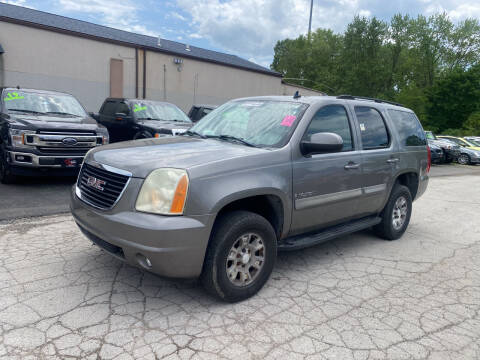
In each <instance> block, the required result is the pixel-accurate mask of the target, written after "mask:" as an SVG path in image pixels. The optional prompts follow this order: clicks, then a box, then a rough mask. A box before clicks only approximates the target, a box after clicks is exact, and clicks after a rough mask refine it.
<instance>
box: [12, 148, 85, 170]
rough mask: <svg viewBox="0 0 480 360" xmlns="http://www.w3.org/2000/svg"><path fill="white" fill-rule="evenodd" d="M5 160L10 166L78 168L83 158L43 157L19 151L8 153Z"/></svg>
mask: <svg viewBox="0 0 480 360" xmlns="http://www.w3.org/2000/svg"><path fill="white" fill-rule="evenodd" d="M7 158H8V159H9V164H10V165H12V166H22V167H29V168H79V167H80V165H82V162H83V156H62V155H55V156H53V155H50V156H44V155H36V154H33V153H27V152H19V151H8V152H7Z"/></svg>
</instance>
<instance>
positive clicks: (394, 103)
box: [337, 95, 404, 107]
mask: <svg viewBox="0 0 480 360" xmlns="http://www.w3.org/2000/svg"><path fill="white" fill-rule="evenodd" d="M337 99H344V100H368V101H374V102H376V103H385V104H390V105H396V106H401V107H404V106H403V105H402V104H400V103H397V102H394V101H388V100H382V99H376V98H370V97H365V96H353V95H338V96H337Z"/></svg>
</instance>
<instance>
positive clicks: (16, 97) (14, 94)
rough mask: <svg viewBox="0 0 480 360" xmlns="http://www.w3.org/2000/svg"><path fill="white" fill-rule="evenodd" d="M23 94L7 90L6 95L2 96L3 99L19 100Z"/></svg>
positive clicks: (22, 97)
mask: <svg viewBox="0 0 480 360" xmlns="http://www.w3.org/2000/svg"><path fill="white" fill-rule="evenodd" d="M24 98H25V97H24V96H21V95H19V94H18V93H17V92H9V93H7V96H6V97H5V98H3V100H4V101H12V100H20V99H24Z"/></svg>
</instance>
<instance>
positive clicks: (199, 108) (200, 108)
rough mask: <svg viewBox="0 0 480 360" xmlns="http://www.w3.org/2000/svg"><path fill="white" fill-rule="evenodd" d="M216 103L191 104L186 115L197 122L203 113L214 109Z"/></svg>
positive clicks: (205, 113)
mask: <svg viewBox="0 0 480 360" xmlns="http://www.w3.org/2000/svg"><path fill="white" fill-rule="evenodd" d="M216 108H217V106H216V105H205V104H203V105H193V106H192V108H191V109H190V111H189V112H188V117H189V118H190V119H191V120H192V121H193V122H197V121H198V120H200V119H201V118H203V117H204V116H205V115H207V114H209V113H210V112H211V111H212V110H214V109H216Z"/></svg>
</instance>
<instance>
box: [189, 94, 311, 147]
mask: <svg viewBox="0 0 480 360" xmlns="http://www.w3.org/2000/svg"><path fill="white" fill-rule="evenodd" d="M306 108H307V105H306V104H301V103H298V102H290V101H272V100H242V101H231V102H228V103H226V104H224V105H222V106H220V107H219V108H217V109H215V110H213V111H212V112H211V113H209V114H208V115H206V116H205V117H204V118H202V120H200V121H199V122H198V123H197V124H196V125H194V126H193V127H192V128H190V131H189V132H187V135H188V134H190V135H198V136H202V137H207V138H208V137H210V138H218V139H220V140H225V141H228V140H234V139H235V138H236V139H238V140H239V142H243V143H244V144H250V145H254V146H259V147H281V146H283V145H285V144H286V143H287V141H288V139H289V136H290V134H291V133H292V131H293V129H294V128H295V126H296V123H297V122H298V121H299V120H300V118H301V116H302V115H303V112H304V111H305V109H306Z"/></svg>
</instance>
